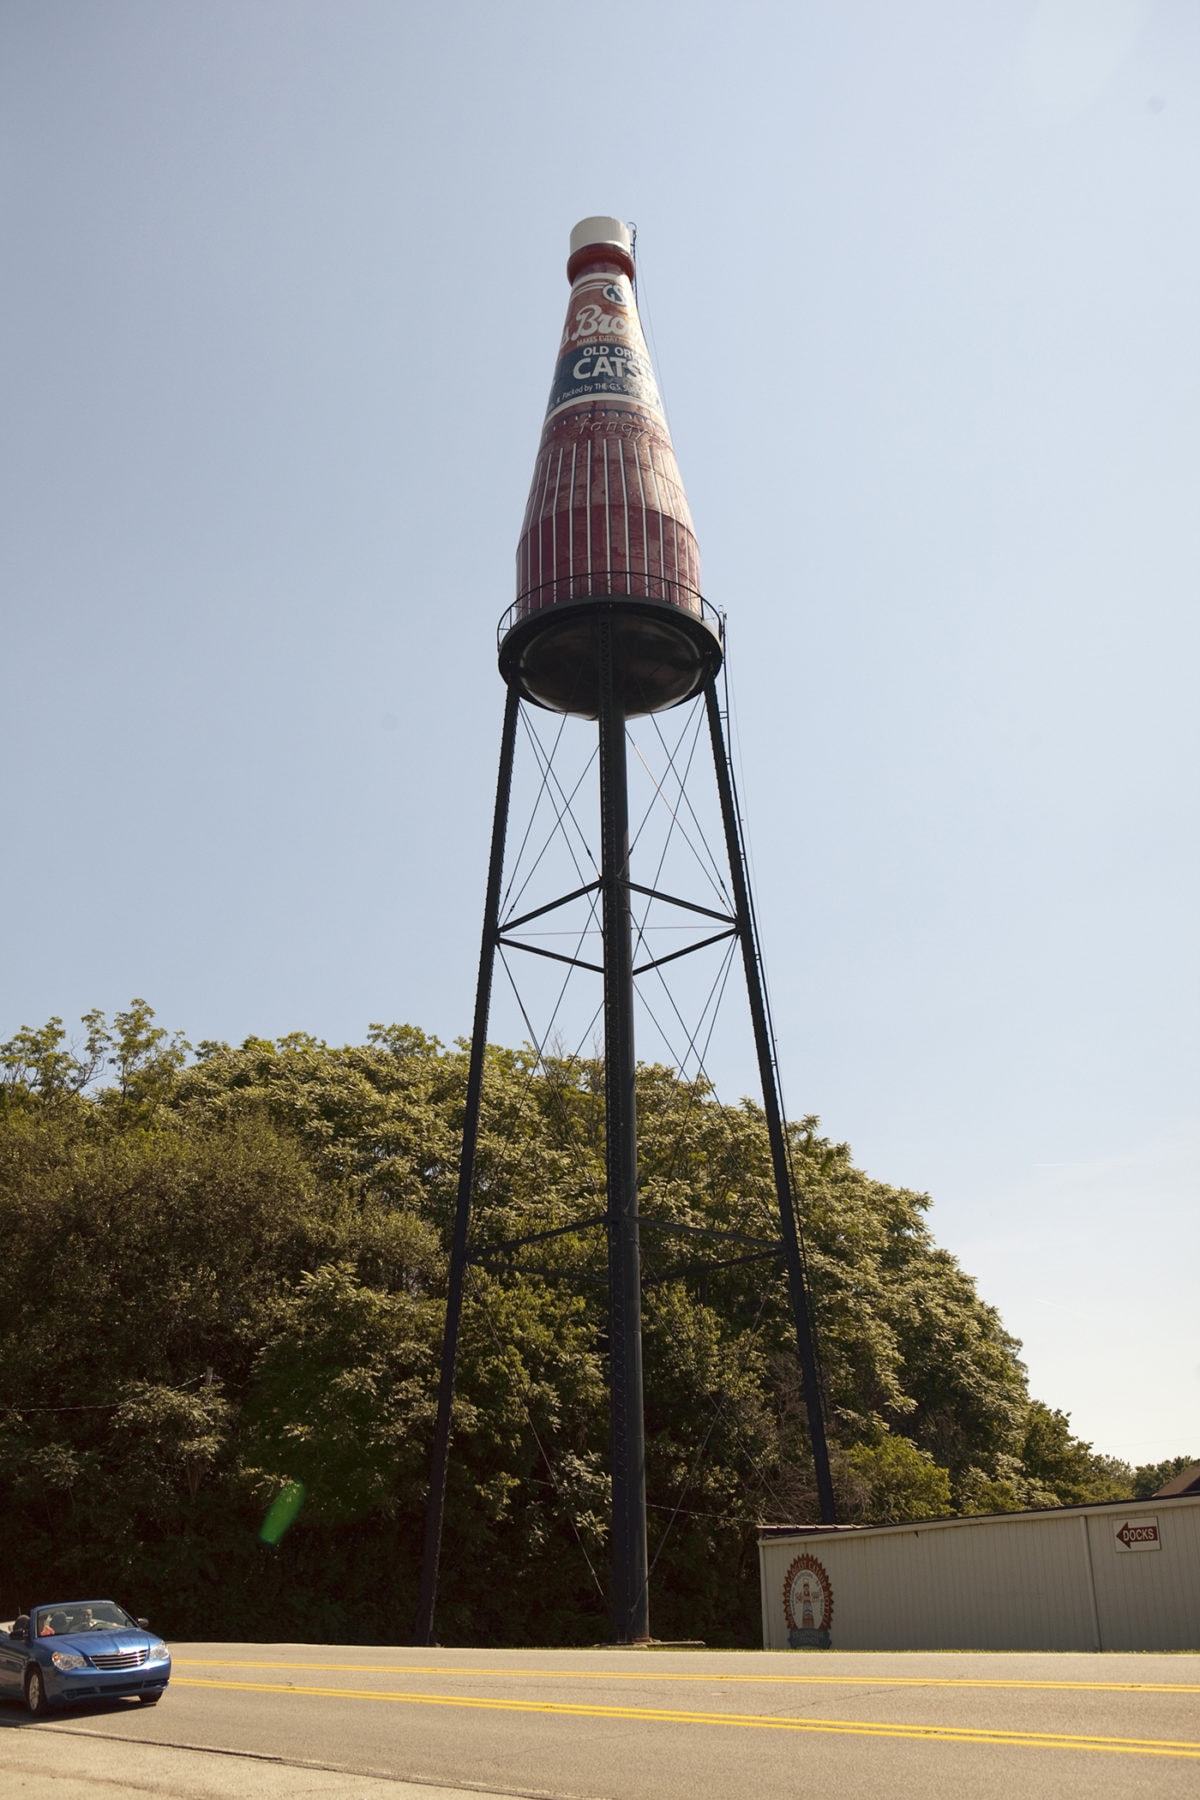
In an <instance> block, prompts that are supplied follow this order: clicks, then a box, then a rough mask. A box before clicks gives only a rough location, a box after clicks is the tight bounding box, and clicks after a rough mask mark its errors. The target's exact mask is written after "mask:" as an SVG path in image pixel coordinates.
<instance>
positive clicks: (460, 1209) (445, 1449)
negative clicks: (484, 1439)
mask: <svg viewBox="0 0 1200 1800" xmlns="http://www.w3.org/2000/svg"><path fill="white" fill-rule="evenodd" d="M519 708H520V698H519V696H518V694H517V690H516V689H515V688H512V687H510V688H509V689H508V698H507V700H506V702H505V707H504V727H503V731H502V733H501V738H500V772H499V775H498V777H497V780H496V810H495V814H494V816H493V819H492V854H491V861H490V862H489V864H488V880H487V898H486V900H485V902H484V909H483V942H482V944H481V946H480V951H479V979H478V981H477V983H476V986H475V1023H474V1026H473V1028H472V1032H471V1060H470V1063H469V1065H468V1070H467V1102H466V1115H465V1117H464V1119H463V1137H462V1158H461V1160H460V1162H459V1165H458V1200H457V1205H456V1209H455V1214H454V1237H453V1241H452V1243H451V1247H450V1285H449V1291H448V1293H447V1296H446V1330H445V1335H444V1336H443V1338H442V1371H441V1378H440V1381H439V1383H438V1410H437V1424H436V1425H435V1427H434V1434H433V1460H432V1467H431V1470H430V1476H429V1497H428V1499H427V1501H426V1503H425V1544H424V1550H423V1554H422V1559H421V1597H420V1601H419V1603H418V1607H417V1625H416V1636H415V1640H414V1641H415V1642H416V1643H418V1644H432V1643H433V1641H434V1638H433V1615H434V1608H435V1606H436V1604H437V1580H438V1563H439V1561H440V1559H441V1553H442V1520H443V1517H444V1515H445V1510H446V1469H447V1466H448V1464H449V1460H450V1426H451V1416H452V1413H453V1410H454V1373H455V1368H456V1366H457V1362H458V1328H459V1322H460V1320H461V1318H462V1302H463V1283H464V1281H465V1278H466V1271H467V1232H468V1229H469V1226H470V1222H471V1188H472V1185H473V1182H474V1178H475V1146H476V1143H477V1141H478V1138H479V1103H480V1099H481V1097H482V1094H483V1065H484V1058H485V1054H486V1051H487V1028H488V1013H489V1011H490V1009H491V1003H492V970H493V968H494V967H495V961H496V942H497V939H498V937H499V934H500V882H501V879H502V877H503V874H504V839H505V835H506V833H507V830H508V805H509V798H510V795H511V793H512V769H513V750H514V747H515V745H516V740H517V713H518V711H519Z"/></svg>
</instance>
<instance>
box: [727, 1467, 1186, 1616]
mask: <svg viewBox="0 0 1200 1800" xmlns="http://www.w3.org/2000/svg"><path fill="white" fill-rule="evenodd" d="M1150 1520H1155V1521H1156V1522H1157V1527H1158V1542H1159V1548H1158V1549H1123V1548H1122V1547H1121V1544H1120V1542H1119V1541H1118V1533H1119V1532H1120V1531H1121V1530H1122V1529H1123V1528H1124V1526H1125V1525H1126V1524H1130V1523H1132V1524H1133V1525H1138V1524H1145V1523H1146V1522H1148V1521H1150ZM1126 1535H1127V1536H1129V1535H1130V1534H1128V1533H1127V1534H1126ZM800 1555H809V1556H815V1557H816V1558H817V1559H818V1560H819V1561H820V1563H821V1564H822V1566H823V1568H824V1570H825V1571H826V1573H827V1575H828V1579H829V1585H830V1588H831V1591H832V1599H833V1616H832V1619H831V1622H830V1642H831V1646H832V1647H833V1648H834V1649H841V1650H1101V1649H1102V1650H1200V1495H1187V1496H1184V1497H1182V1498H1179V1499H1174V1500H1144V1501H1134V1502H1133V1503H1131V1504H1129V1505H1125V1506H1112V1505H1105V1506H1096V1507H1063V1508H1062V1509H1061V1510H1059V1511H1054V1512H1037V1513H1006V1514H1002V1515H1000V1516H996V1517H988V1518H977V1519H951V1520H942V1521H938V1522H936V1523H931V1524H925V1525H904V1526H895V1525H893V1526H877V1527H870V1528H867V1529H864V1530H853V1529H844V1530H835V1531H796V1532H787V1533H776V1532H765V1533H764V1535H763V1537H762V1539H761V1540H760V1544H759V1565H760V1570H761V1579H762V1599H763V1642H764V1644H765V1646H766V1648H768V1649H774V1650H785V1649H787V1648H788V1627H787V1622H786V1619H785V1616H784V1584H785V1580H786V1577H787V1572H788V1569H789V1567H790V1566H791V1564H792V1562H793V1559H794V1558H795V1557H797V1556H800Z"/></svg>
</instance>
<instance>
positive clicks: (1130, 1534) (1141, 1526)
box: [1113, 1519, 1162, 1550]
mask: <svg viewBox="0 0 1200 1800" xmlns="http://www.w3.org/2000/svg"><path fill="white" fill-rule="evenodd" d="M1113 1540H1114V1543H1115V1545H1116V1548H1117V1549H1118V1550H1161V1549H1162V1539H1161V1538H1160V1537H1159V1535H1158V1520H1157V1519H1122V1520H1121V1522H1120V1524H1119V1525H1115V1526H1114V1527H1113Z"/></svg>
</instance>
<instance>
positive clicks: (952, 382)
mask: <svg viewBox="0 0 1200 1800" xmlns="http://www.w3.org/2000/svg"><path fill="white" fill-rule="evenodd" d="M0 100H2V102H3V104H2V106H0V146H2V151H3V154H2V155H0V198H2V204H3V209H4V221H5V233H6V240H7V252H8V254H7V264H8V274H7V279H6V292H5V299H4V320H5V324H4V330H3V333H2V334H0V356H2V357H3V363H4V368H3V383H4V392H5V396H6V398H5V405H4V408H3V413H2V415H0V458H2V461H3V480H4V493H5V497H6V501H7V505H6V508H5V511H6V524H5V530H4V532H3V534H2V536H0V595H2V605H3V621H4V635H3V644H4V656H3V666H2V672H0V680H2V682H3V688H2V690H0V699H2V706H3V731H4V749H5V757H4V760H5V765H6V774H7V780H6V782H5V784H4V800H3V821H4V832H3V836H4V842H5V845H6V849H7V852H8V854H7V856H6V859H5V860H6V865H7V876H6V880H5V881H4V883H3V886H2V889H0V935H2V941H3V943H4V945H5V952H4V955H3V958H2V960H0V1033H2V1034H3V1035H8V1033H9V1032H10V1031H11V1030H12V1029H15V1028H16V1027H17V1026H18V1025H19V1024H21V1023H24V1022H28V1023H31V1024H32V1023H40V1022H41V1021H43V1020H44V1019H46V1018H47V1017H48V1016H49V1015H50V1014H52V1013H58V1014H61V1015H62V1016H63V1017H64V1018H65V1019H66V1020H68V1021H73V1020H76V1019H77V1018H78V1017H79V1015H80V1014H81V1013H82V1012H84V1011H85V1010H87V1009H88V1008H90V1007H93V1006H100V1007H102V1008H105V1009H106V1010H108V1011H109V1012H112V1011H114V1010H116V1009H118V1008H120V1007H121V1006H123V1005H124V1004H126V1003H127V1002H128V1000H129V999H130V998H131V996H133V995H135V994H139V995H145V996H146V997H147V998H148V999H149V1000H150V1001H151V1003H152V1004H153V1005H154V1006H155V1008H156V1009H157V1011H158V1015H159V1018H160V1021H161V1022H162V1023H164V1024H166V1025H168V1026H169V1027H171V1028H176V1027H178V1028H180V1029H182V1030H184V1031H185V1032H186V1033H187V1035H188V1036H189V1037H190V1038H192V1039H193V1040H199V1039H200V1038H205V1037H215V1038H225V1039H229V1040H237V1039H239V1038H241V1037H243V1036H245V1035H247V1034H249V1033H258V1034H263V1035H275V1034H279V1033H283V1032H286V1031H289V1030H295V1029H304V1030H308V1031H311V1032H313V1033H315V1034H316V1035H318V1036H322V1037H325V1038H326V1039H328V1040H330V1041H333V1042H343V1041H358V1040H360V1039H361V1038H362V1036H363V1034H364V1032H365V1030H366V1027H367V1025H368V1024H369V1022H370V1021H372V1020H375V1019H382V1020H393V1019H404V1020H410V1021H412V1022H413V1023H416V1024H419V1025H421V1026H423V1027H424V1028H425V1029H427V1030H430V1031H433V1032H436V1033H437V1034H438V1035H439V1036H441V1037H442V1038H444V1039H447V1040H449V1039H452V1038H454V1037H456V1036H458V1035H460V1034H462V1033H465V1032H466V1031H468V1030H469V1026H470V1016H471V1005H472V996H473V987H474V973H475V959H476V954H477V945H478V929H479V916H480V909H481V905H482V893H483V879H484V868H485V861H486V849H487V830H488V822H489V815H490V807H491V798H492V791H493V785H494V772H495V758H496V753H497V747H498V740H499V726H500V717H501V712H502V705H503V691H502V687H501V683H500V681H499V677H498V675H497V673H496V669H495V661H494V626H495V621H496V619H497V617H498V616H499V614H500V613H501V611H502V610H503V609H504V608H505V607H506V606H507V605H508V603H509V601H510V599H511V597H512V558H513V551H514V547H515V543H516V537H517V533H518V530H519V527H520V523H521V516H522V512H523V508H524V502H525V495H526V489H527V485H528V481H529V476H530V472H531V470H532V466H533V459H534V454H535V450H536V445H537V438H538V432H539V429H540V423H541V415H542V411H543V407H544V404H545V396H546V392H547V389H548V385H549V380H550V374H551V370H552V366H553V359H554V352H555V349H556V345H557V336H558V332H559V329H560V326H561V320H562V314H563V308H564V304H565V300H566V293H567V290H566V284H565V279H564V273H563V269H564V263H565V256H566V245H567V236H568V233H569V230H570V227H571V225H572V224H573V223H574V222H575V220H576V219H578V218H581V217H583V216H584V215H586V214H589V213H593V212H599V213H614V214H617V215H618V216H621V217H624V218H626V219H631V220H634V221H636V223H637V226H638V248H639V274H640V296H641V303H642V312H643V320H644V324H645V326H646V330H647V335H648V337H649V340H650V344H651V349H652V352H653V354H654V357H655V363H656V368H657V373H658V377H659V381H660V386H661V387H662V390H663V393H664V396H665V399H666V402H667V405H668V408H669V411H670V416H671V425H672V431H673V434H674V439H675V446H676V450H677V453H678V456H679V460H680V465H681V468H682V471H683V475H684V479H685V481H686V483H687V488H688V494H689V498H690V501H691V505H692V510H693V513H694V515H695V519H696V525H697V531H698V535H699V539H700V546H701V554H702V558H703V564H704V571H705V589H706V592H707V594H708V595H709V597H710V598H711V599H712V600H713V601H714V602H715V603H716V604H717V605H719V606H720V607H722V608H723V609H724V610H725V611H726V612H727V614H728V618H729V631H730V640H729V641H730V676H731V682H732V692H733V704H734V723H735V728H736V729H735V747H736V753H737V758H738V770H739V778H740V780H741V783H742V791H743V795H744V798H745V801H746V805H747V812H748V817H749V827H750V837H751V845H752V852H753V864H754V877H755V885H756V895H757V900H758V906H759V912H760V918H761V924H762V930H763V938H764V945H765V950H766V957H767V967H768V973H769V978H770V982H771V989H772V995H773V1001H774V1008H775V1014H776V1023H777V1026H778V1030H779V1038H780V1051H781V1059H782V1066H783V1072H784V1081H785V1088H786V1093H787V1099H788V1104H789V1108H790V1110H791V1111H792V1112H793V1113H794V1114H799V1113H802V1112H816V1113H819V1114H820V1115H821V1117H822V1120H823V1121H824V1125H825V1128H826V1129H827V1130H828V1131H829V1132H830V1133H831V1134H832V1135H833V1136H835V1137H836V1138H838V1139H845V1140H848V1141H849V1142H850V1143H851V1145H852V1146H853V1149H854V1152H855V1155H856V1158H857V1160H858V1161H859V1162H860V1163H861V1164H862V1165H863V1166H864V1167H866V1168H867V1169H868V1170H869V1171H870V1173H871V1174H873V1175H876V1176H878V1177H880V1178H882V1179H885V1180H888V1181H891V1182H893V1183H896V1184H899V1185H906V1186H910V1187H915V1188H918V1189H921V1190H927V1191H929V1192H930V1193H931V1194H932V1196H933V1201H934V1206H933V1212H932V1223H933V1227H934V1230H935V1232H936V1234H937V1236H938V1237H939V1239H940V1241H941V1242H942V1243H944V1244H945V1245H946V1247H947V1248H949V1249H950V1250H952V1251H953V1252H954V1253H955V1254H956V1255H958V1256H959V1257H960V1259H961V1260H962V1261H963V1263H964V1265H965V1266H966V1267H967V1268H968V1269H969V1270H970V1271H971V1272H972V1273H973V1274H975V1275H976V1276H977V1277H978V1279H979V1282H980V1286H981V1289H982V1291H983V1293H984V1294H985V1295H986V1296H987V1297H988V1298H989V1299H990V1300H992V1301H993V1302H994V1303H995V1304H997V1305H998V1306H999V1307H1000V1310H1001V1312H1002V1314H1003V1316H1004V1318H1005V1321H1006V1323H1007V1324H1008V1325H1009V1327H1010V1328H1011V1329H1012V1330H1013V1331H1015V1332H1016V1333H1017V1335H1019V1336H1020V1337H1021V1338H1022V1339H1023V1341H1024V1344H1025V1353H1026V1357H1027V1360H1028V1362H1029V1366H1030V1374H1031V1382H1032V1386H1033V1388H1034V1390H1035V1392H1037V1393H1038V1394H1039V1395H1040V1396H1041V1397H1043V1398H1044V1399H1046V1400H1047V1401H1049V1402H1050V1403H1051V1404H1054V1405H1057V1406H1061V1407H1063V1408H1065V1409H1066V1410H1068V1411H1070V1412H1071V1414H1072V1417H1073V1421H1074V1424H1075V1428H1076V1429H1077V1430H1078V1431H1079V1432H1080V1433H1081V1434H1082V1435H1083V1436H1085V1437H1087V1438H1088V1439H1090V1440H1091V1441H1093V1442H1095V1444H1096V1445H1097V1447H1098V1448H1100V1449H1102V1450H1105V1451H1109V1452H1112V1453H1115V1454H1120V1455H1124V1456H1127V1457H1130V1458H1131V1459H1132V1460H1134V1461H1145V1460H1149V1459H1151V1458H1156V1457H1160V1456H1165V1455H1168V1454H1172V1453H1175V1452H1177V1451H1185V1450H1191V1451H1193V1452H1197V1453H1200V1404H1198V1402H1200V1349H1198V1348H1197V1343H1196V1338H1195V1332H1194V1327H1193V1324H1192V1318H1193V1315H1194V1311H1195V1301H1194V1287H1195V1270H1196V1268H1197V1267H1198V1266H1200V1228H1198V1226H1197V1216H1198V1209H1197V1204H1196V1202H1197V1176H1196V1168H1197V1156H1198V1152H1200V1127H1198V1126H1197V1119H1196V1104H1195V1103H1196V1096H1197V1074H1198V1066H1197V1065H1198V1055H1197V1027H1196V1020H1197V1016H1198V1012H1200V1007H1198V1004H1197V1002H1198V1000H1200V994H1198V991H1197V989H1198V982H1197V959H1196V952H1195V936H1196V932H1195V920H1196V918H1197V916H1198V915H1200V894H1198V892H1197V889H1198V887H1200V859H1198V855H1197V824H1198V823H1200V821H1198V818H1197V812H1198V807H1197V777H1196V770H1197V764H1198V756H1197V751H1198V749H1200V745H1198V743H1197V738H1198V736H1200V729H1198V725H1197V708H1196V703H1195V681H1196V677H1195V670H1196V660H1197V658H1196V653H1197V648H1198V646H1197V623H1196V619H1197V606H1196V594H1197V563H1198V556H1197V552H1198V550H1200V543H1198V539H1200V528H1198V524H1197V521H1198V519H1200V511H1198V509H1197V504H1196V497H1195V496H1196V491H1197V476H1198V474H1200V469H1198V463H1200V407H1198V405H1197V401H1198V399H1200V395H1198V392H1197V390H1198V386H1200V350H1198V336H1197V331H1196V319H1197V316H1198V315H1200V294H1198V292H1197V289H1198V287H1200V251H1198V249H1197V240H1196V233H1195V228H1194V220H1195V195H1196V188H1197V174H1198V172H1200V15H1198V14H1197V13H1196V10H1195V8H1194V7H1193V6H1191V5H1190V4H1188V3H1187V0H1144V3H1142V0H1039V3H1037V4H1034V3H1032V0H1015V3H1014V0H1007V3H1004V4H1001V3H999V0H985V3H983V4H980V5H977V6H972V7H963V6H961V5H955V4H953V3H952V0H914V3H913V4H910V5H907V6H904V7H895V6H890V5H887V4H885V3H884V0H858V3H857V4H855V5H853V6H850V7H846V6H834V5H832V4H829V3H828V0H821V3H820V4H817V3H810V4H803V3H802V4H788V5H783V4H776V3H774V0H760V3H758V4H753V3H752V4H746V5H742V6H739V7H738V8H736V9H732V8H721V7H714V6H708V5H703V4H695V5H690V6H687V5H682V4H670V3H663V4H647V5H642V6H638V7H634V6H631V5H626V4H622V3H620V0H618V3H616V4H614V5H611V6H610V7H608V8H606V9H605V10H604V16H603V18H602V19H599V18H597V17H595V16H594V15H589V14H588V13H586V12H580V11H577V10H576V9H570V8H565V7H562V6H555V5H550V4H525V3H520V0H518V3H516V4H512V5H506V6H495V5H491V6H483V5H475V4H454V3H453V0H451V3H449V4H446V5H443V6H441V7H438V8H432V7H418V6H416V5H404V4H398V3H395V0H393V3H392V4H386V5H385V4H376V3H371V0H338V3H337V4H333V3H332V0H330V3H327V4H316V3H314V0H286V3H283V0H281V3H279V4H269V3H264V0H238V3H237V4H223V3H221V0H209V3H207V4H205V5H203V6H200V5H181V4H174V3H172V0H153V3H146V4H136V3H130V0H107V3H106V4H88V3H75V4H68V3H63V0H51V3H50V4H46V3H45V0H9V3H8V5H7V6H6V7H5V8H4V10H3V14H2V16H0ZM495 1035H497V1036H500V1037H507V1038H509V1039H512V1040H515V1039H516V1038H518V1037H519V1036H521V1035H522V1032H521V1029H520V1023H519V1021H518V1020H514V1019H513V1018H512V1017H511V1016H509V1015H506V1014H505V1013H504V1011H503V1008H502V1007H501V1008H500V1009H499V1011H498V1014H497V1019H496V1024H495ZM732 1041H733V1040H732V1039H731V1043H732ZM714 1054H715V1055H716V1057H717V1061H718V1063H719V1064H720V1075H721V1084H722V1091H723V1092H728V1093H729V1094H730V1096H731V1097H734V1096H736V1094H738V1093H740V1092H745V1091H749V1090H750V1089H751V1087H752V1085H753V1071H752V1067H751V1065H750V1063H749V1060H748V1057H745V1056H744V1053H743V1051H741V1050H739V1049H736V1048H733V1049H730V1050H729V1051H728V1052H724V1051H721V1050H717V1051H715V1052H714Z"/></svg>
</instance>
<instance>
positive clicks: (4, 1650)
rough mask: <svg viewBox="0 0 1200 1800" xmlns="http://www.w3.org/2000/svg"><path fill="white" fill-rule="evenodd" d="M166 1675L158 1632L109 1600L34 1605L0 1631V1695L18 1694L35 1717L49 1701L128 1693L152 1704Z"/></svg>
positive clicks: (166, 1661)
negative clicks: (6, 1628)
mask: <svg viewBox="0 0 1200 1800" xmlns="http://www.w3.org/2000/svg"><path fill="white" fill-rule="evenodd" d="M170 1679H171V1652H170V1651H169V1650H168V1649H167V1646H166V1645H165V1644H164V1643H163V1641H162V1639H161V1638H160V1637H155V1635H154V1633H153V1632H152V1631H149V1630H147V1627H146V1621H145V1619H134V1618H131V1617H130V1615H129V1614H128V1613H127V1612H126V1611H125V1610H124V1608H123V1607H120V1606H117V1605H115V1604H114V1602H113V1601H111V1600H63V1601H59V1602H58V1603H57V1604H56V1605H54V1606H34V1607H31V1608H30V1610H29V1612H28V1613H27V1614H22V1616H21V1617H20V1618H19V1619H14V1621H13V1623H12V1624H11V1625H10V1626H9V1628H8V1630H7V1631H0V1696H2V1697H4V1698H6V1699H9V1700H20V1699H22V1698H23V1699H24V1701H25V1704H26V1706H27V1707H28V1708H29V1710H30V1712H31V1713H32V1714H33V1716H34V1718H35V1719H38V1718H41V1717H42V1715H43V1714H44V1713H46V1712H48V1711H49V1709H50V1708H51V1707H52V1706H69V1705H70V1704H71V1703H72V1702H73V1701H76V1700H118V1699H120V1698H121V1697H122V1696H123V1695H126V1694H133V1695H135V1696H136V1697H137V1699H139V1700H140V1701H141V1702H142V1705H143V1706H153V1705H154V1703H155V1701H157V1700H161V1699H162V1697H163V1695H164V1693H165V1692H166V1689H167V1683H168V1681H169V1680H170Z"/></svg>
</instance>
